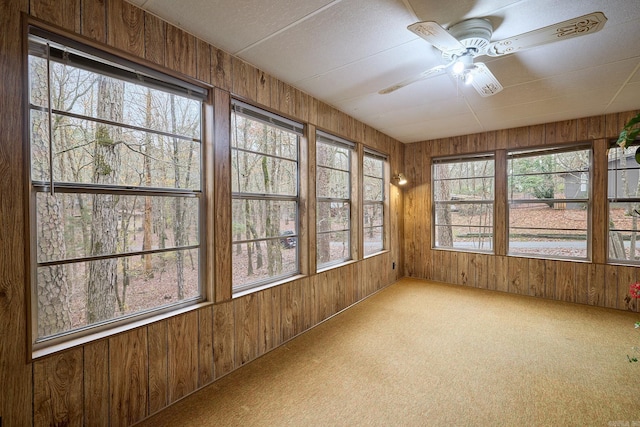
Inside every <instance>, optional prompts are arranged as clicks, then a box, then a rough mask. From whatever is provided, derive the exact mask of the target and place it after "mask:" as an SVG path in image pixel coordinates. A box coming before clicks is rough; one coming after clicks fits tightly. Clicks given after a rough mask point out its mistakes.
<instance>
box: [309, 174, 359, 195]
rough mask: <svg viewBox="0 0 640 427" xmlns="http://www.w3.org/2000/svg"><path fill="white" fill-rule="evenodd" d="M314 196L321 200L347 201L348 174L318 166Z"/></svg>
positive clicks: (348, 192) (348, 191)
mask: <svg viewBox="0 0 640 427" xmlns="http://www.w3.org/2000/svg"><path fill="white" fill-rule="evenodd" d="M317 171H318V174H317V181H316V193H317V194H316V195H317V197H322V198H332V199H348V198H349V194H350V188H349V187H350V185H351V183H350V182H349V178H350V174H349V172H348V171H347V172H344V171H340V170H335V169H327V168H323V167H320V166H318V169H317Z"/></svg>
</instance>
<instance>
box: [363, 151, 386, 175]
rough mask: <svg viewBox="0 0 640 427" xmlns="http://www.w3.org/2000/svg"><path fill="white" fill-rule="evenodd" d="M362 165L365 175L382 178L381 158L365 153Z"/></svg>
mask: <svg viewBox="0 0 640 427" xmlns="http://www.w3.org/2000/svg"><path fill="white" fill-rule="evenodd" d="M362 166H363V169H362V170H363V174H364V176H365V177H367V176H371V177H376V178H382V177H383V176H384V162H383V161H382V160H381V159H378V158H375V157H370V156H367V155H366V154H365V156H364V160H363V165H362Z"/></svg>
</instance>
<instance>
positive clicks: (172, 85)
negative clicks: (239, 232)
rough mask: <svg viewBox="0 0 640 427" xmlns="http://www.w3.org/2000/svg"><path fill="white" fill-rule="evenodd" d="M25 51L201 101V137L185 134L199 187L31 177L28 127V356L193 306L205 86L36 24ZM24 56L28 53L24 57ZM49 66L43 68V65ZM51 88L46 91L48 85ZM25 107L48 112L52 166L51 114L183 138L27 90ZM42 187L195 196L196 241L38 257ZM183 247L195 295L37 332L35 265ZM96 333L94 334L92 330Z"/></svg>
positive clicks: (202, 293) (201, 250) (200, 296)
mask: <svg viewBox="0 0 640 427" xmlns="http://www.w3.org/2000/svg"><path fill="white" fill-rule="evenodd" d="M28 32H29V53H28V56H29V57H31V56H34V57H40V58H43V59H44V60H46V61H47V70H48V69H49V62H61V63H66V64H71V65H73V66H74V67H77V68H82V69H85V70H87V71H90V72H93V73H96V74H98V75H107V76H111V77H116V78H118V79H121V80H124V81H128V82H130V83H134V84H137V85H141V86H149V87H151V88H154V89H157V90H161V91H163V92H166V93H172V94H177V95H180V96H182V97H186V98H192V99H195V100H197V101H199V102H200V103H201V109H200V125H199V126H200V138H189V140H191V141H193V142H196V143H198V144H199V145H200V150H199V151H200V153H199V156H200V168H199V171H197V173H198V174H199V183H200V184H199V187H198V188H186V189H180V188H169V187H166V188H165V187H161V188H156V187H153V188H152V187H132V186H122V185H106V186H105V185H101V184H86V183H70V182H60V181H56V179H55V177H54V176H53V174H52V173H51V172H49V179H47V180H39V179H34V178H32V174H31V165H32V157H31V145H32V144H31V133H30V130H29V131H28V137H27V141H28V144H27V147H26V151H25V152H26V163H27V170H28V171H27V175H28V182H29V188H30V196H29V199H28V202H27V210H28V212H29V221H28V223H29V230H30V244H29V259H30V262H29V275H30V281H31V285H30V287H31V295H30V298H31V307H30V316H31V332H30V334H31V344H32V350H33V357H39V356H40V355H45V354H48V353H49V352H50V351H51V350H50V349H52V348H60V347H59V346H66V345H69V344H66V343H75V342H87V341H88V340H91V339H93V338H92V337H94V336H104V335H105V334H109V333H111V332H110V331H114V332H115V331H120V330H122V328H127V327H128V325H131V324H139V322H140V321H143V320H145V319H149V318H151V317H155V316H158V315H163V316H165V315H166V316H168V315H171V313H173V312H182V311H184V309H186V308H187V307H190V306H195V305H197V304H198V303H200V302H203V301H204V300H205V299H206V297H207V295H206V289H205V288H204V286H203V282H204V281H203V275H204V271H205V269H204V260H205V259H206V254H205V245H204V241H205V229H204V224H205V221H204V214H205V213H204V205H205V203H204V194H205V192H204V174H203V159H204V156H203V136H204V132H205V131H204V127H205V124H204V109H205V103H207V102H208V98H209V91H208V89H206V88H204V87H201V86H198V85H196V84H193V83H190V82H187V81H185V80H181V79H178V78H176V77H173V76H171V75H168V74H165V73H162V72H160V71H158V70H156V69H153V68H149V67H146V66H143V65H140V64H138V63H135V62H133V61H131V60H128V59H125V58H121V57H119V56H117V55H116V54H113V53H110V52H106V51H102V50H100V49H97V48H95V47H93V46H89V45H85V44H83V43H80V42H78V41H76V40H74V39H71V38H67V37H64V36H61V35H59V34H55V33H52V32H50V31H47V30H44V29H41V28H39V27H36V26H30V27H29V30H28ZM26 60H27V61H28V59H26ZM47 72H48V71H47ZM48 73H49V74H48V77H47V85H49V84H50V80H49V79H50V77H49V76H50V72H48ZM49 92H50V91H49ZM26 97H27V99H26V109H27V117H28V118H29V120H30V119H31V115H32V114H33V113H34V112H40V113H44V114H46V115H47V116H48V117H49V124H48V126H49V155H48V157H49V171H51V170H52V165H53V156H52V155H51V150H52V146H53V142H52V138H53V136H52V134H51V129H50V126H51V121H52V115H53V114H56V115H59V116H68V117H73V118H76V119H80V120H85V121H90V122H94V123H98V122H100V123H103V124H106V125H113V126H118V127H121V128H123V129H129V130H134V131H142V132H147V133H149V134H158V135H159V134H161V135H163V136H165V137H170V138H178V139H184V136H181V135H177V134H170V133H167V132H163V131H157V130H154V129H150V128H144V127H139V126H134V125H129V124H127V123H124V122H109V121H105V120H101V119H96V118H95V117H92V116H84V115H81V114H77V113H73V112H67V111H63V110H57V109H55V108H48V107H47V106H45V107H42V106H37V105H33V104H31V102H30V95H29V94H27V95H26ZM48 103H49V104H50V103H51V94H50V93H49V101H48ZM42 193H48V194H51V195H55V194H63V195H64V194H86V195H88V196H92V195H96V194H111V195H114V196H141V197H143V196H150V197H174V198H183V199H184V200H187V199H192V198H196V199H197V200H198V210H197V212H198V218H197V219H196V222H197V228H198V232H197V234H198V241H197V243H195V244H190V245H186V246H173V247H171V248H166V249H151V250H138V251H127V252H118V253H114V254H109V255H87V256H83V257H80V258H78V257H76V258H67V257H62V258H61V259H56V260H53V261H42V262H41V261H38V256H37V253H36V248H37V246H38V239H39V235H38V228H37V223H36V222H37V221H36V217H37V215H36V212H37V195H38V194H42ZM185 250H196V251H197V254H198V256H197V259H196V262H197V271H198V283H197V295H195V296H190V297H187V298H185V299H183V300H180V301H177V302H169V303H167V304H163V305H160V306H156V307H152V308H147V309H143V310H141V311H137V312H132V313H129V314H125V315H120V316H115V317H113V318H111V319H107V320H103V321H100V322H98V323H91V324H88V325H85V326H82V327H77V328H72V329H69V330H65V331H62V332H58V333H54V334H50V335H46V336H44V337H38V332H37V330H38V329H37V328H38V290H37V289H38V284H37V277H38V274H37V271H38V268H46V267H48V266H64V265H66V264H74V263H84V262H91V261H95V260H101V259H118V258H122V257H131V256H143V255H145V254H149V255H152V254H161V253H165V254H166V253H171V252H174V253H175V252H179V251H185ZM95 334H99V335H95Z"/></svg>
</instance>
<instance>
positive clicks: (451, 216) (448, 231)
mask: <svg viewBox="0 0 640 427" xmlns="http://www.w3.org/2000/svg"><path fill="white" fill-rule="evenodd" d="M432 170H433V180H432V181H433V182H432V189H433V201H434V202H433V212H432V215H433V224H434V227H433V233H434V236H433V242H434V247H435V248H442V249H456V250H468V251H482V252H491V251H493V204H494V175H495V160H494V158H493V154H487V155H481V156H474V157H468V158H440V159H434V161H433V169H432Z"/></svg>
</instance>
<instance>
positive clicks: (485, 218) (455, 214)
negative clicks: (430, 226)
mask: <svg viewBox="0 0 640 427" xmlns="http://www.w3.org/2000/svg"><path fill="white" fill-rule="evenodd" d="M434 206H435V207H434V210H435V239H436V240H435V244H436V247H439V248H451V249H453V248H455V249H462V250H486V251H488V250H491V249H492V248H493V203H491V202H485V203H455V204H454V203H437V202H436V203H435V205H434Z"/></svg>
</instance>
